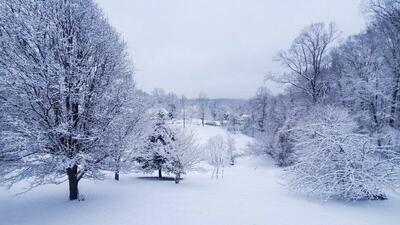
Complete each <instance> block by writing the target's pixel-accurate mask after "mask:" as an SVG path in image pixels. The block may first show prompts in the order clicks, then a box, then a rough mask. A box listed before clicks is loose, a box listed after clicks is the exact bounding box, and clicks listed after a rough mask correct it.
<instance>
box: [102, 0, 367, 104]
mask: <svg viewBox="0 0 400 225" xmlns="http://www.w3.org/2000/svg"><path fill="white" fill-rule="evenodd" d="M96 1H97V2H98V3H99V4H100V6H101V7H102V8H103V10H104V11H105V13H106V15H107V16H108V17H109V19H110V21H111V23H112V24H113V26H114V27H115V28H116V29H117V31H118V32H120V33H121V34H122V35H123V37H124V39H125V40H126V41H127V43H128V45H129V50H130V54H131V57H132V59H133V61H134V66H135V68H136V80H137V82H138V87H139V88H142V89H144V90H145V91H151V90H152V89H153V88H155V87H159V88H163V89H165V90H166V91H173V92H175V93H177V94H185V95H186V96H188V97H196V96H197V95H198V93H199V92H205V93H206V94H207V95H208V96H209V97H220V98H222V97H227V98H248V97H251V96H253V95H254V94H255V91H256V89H257V88H258V87H259V86H260V85H261V84H262V82H263V78H264V75H265V74H266V73H267V72H269V71H282V68H281V67H280V65H279V64H278V63H276V62H273V60H272V59H273V58H274V56H275V55H276V54H277V52H278V51H279V50H281V49H286V48H288V47H289V46H290V44H291V42H292V40H293V39H294V38H295V37H296V36H297V35H298V34H299V33H300V31H301V30H302V29H303V28H304V27H306V26H308V25H309V24H311V23H314V22H330V21H332V22H335V23H336V24H337V27H338V29H339V30H341V31H342V32H343V33H344V35H349V34H354V33H357V32H359V31H360V30H361V29H362V28H363V26H364V17H363V15H362V14H361V10H360V2H361V0H96ZM270 87H271V89H273V91H279V86H276V85H270Z"/></svg>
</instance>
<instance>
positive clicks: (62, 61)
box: [0, 0, 132, 200]
mask: <svg viewBox="0 0 400 225" xmlns="http://www.w3.org/2000/svg"><path fill="white" fill-rule="evenodd" d="M0 49H1V54H0V74H1V77H0V105H1V116H0V120H1V122H0V123H1V129H0V132H1V137H2V138H1V140H0V146H1V147H0V161H1V162H0V164H1V165H2V166H1V172H0V175H1V178H0V182H1V183H3V184H6V185H12V184H14V183H16V182H18V181H21V180H26V181H29V183H30V184H31V187H36V186H38V185H41V184H47V183H59V182H63V181H64V180H65V176H66V175H67V177H68V181H69V190H70V193H69V199H71V200H74V199H77V198H78V194H79V193H78V182H79V181H80V180H81V179H82V178H84V177H85V178H94V179H97V178H100V177H101V175H102V173H101V170H100V169H101V166H100V165H101V162H102V161H103V160H104V159H105V158H107V157H108V155H109V154H108V149H107V148H106V147H105V146H104V145H103V143H104V141H103V140H104V139H105V138H106V137H107V133H108V132H112V130H110V126H109V125H110V124H111V123H112V122H113V119H114V118H115V117H116V116H117V115H119V112H120V108H121V106H122V105H123V104H124V98H125V96H126V90H128V89H129V88H130V87H129V84H132V70H131V68H130V66H129V60H128V57H127V53H126V46H125V44H124V43H123V42H122V40H121V38H120V37H119V35H118V34H117V33H116V32H115V31H114V29H113V28H112V27H111V26H110V24H109V23H108V21H107V19H106V18H105V16H104V15H103V13H102V12H101V10H100V9H99V8H98V7H97V5H96V3H94V2H93V1H92V0H87V1H81V0H65V1H59V0H48V1H31V0H9V1H2V2H1V3H0Z"/></svg>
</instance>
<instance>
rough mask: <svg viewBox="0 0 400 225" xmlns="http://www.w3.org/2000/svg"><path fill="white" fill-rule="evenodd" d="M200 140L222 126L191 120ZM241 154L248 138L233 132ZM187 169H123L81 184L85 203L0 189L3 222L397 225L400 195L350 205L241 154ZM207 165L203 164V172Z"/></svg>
mask: <svg viewBox="0 0 400 225" xmlns="http://www.w3.org/2000/svg"><path fill="white" fill-rule="evenodd" d="M193 128H194V130H195V131H196V133H197V135H198V137H199V138H200V140H201V141H203V142H205V141H206V140H207V139H208V138H209V137H211V136H214V135H217V134H222V135H225V134H226V131H225V130H224V129H222V128H219V127H209V126H206V127H202V126H200V125H194V126H193ZM235 139H236V140H237V142H236V144H237V147H238V150H239V151H243V152H244V153H245V152H248V150H249V149H246V146H247V144H248V143H249V142H251V141H252V139H251V138H250V137H247V136H244V135H235ZM204 168H205V169H206V171H202V172H194V173H189V174H188V175H187V176H185V177H184V180H183V181H182V182H181V183H180V184H179V185H177V184H175V183H174V182H173V181H160V180H157V179H151V176H149V175H142V174H123V175H122V176H121V180H120V181H119V182H117V181H115V180H113V177H112V176H111V175H110V176H107V177H106V179H105V180H102V181H86V180H85V181H83V182H82V184H81V192H82V194H83V195H84V196H85V199H86V200H85V201H69V200H68V199H66V193H65V192H66V190H67V183H64V184H62V185H47V186H43V187H39V188H37V189H35V190H33V191H31V192H28V193H26V194H23V195H18V196H14V195H12V194H11V193H10V192H8V191H5V190H2V191H1V192H0V202H1V204H0V224H1V225H65V224H82V225H102V224H118V225H131V224H140V225H154V224H157V225H189V224H190V225H221V224H229V225H398V224H399V223H400V215H399V211H400V195H396V194H394V193H391V194H390V196H389V199H388V200H386V201H361V202H348V203H344V202H341V201H337V202H336V201H328V202H321V201H319V200H318V199H312V198H306V197H301V196H298V195H295V194H293V193H291V192H290V191H287V190H286V189H285V188H284V186H283V184H282V177H281V176H282V169H281V168H278V167H276V166H275V165H274V163H273V162H272V160H266V159H265V158H260V157H254V156H243V157H240V158H239V159H238V160H237V164H236V165H234V166H231V167H227V168H226V169H225V173H224V178H223V179H218V180H217V179H211V178H210V175H211V171H210V169H209V168H208V167H207V165H205V164H204ZM207 168H208V169H207Z"/></svg>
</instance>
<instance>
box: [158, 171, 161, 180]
mask: <svg viewBox="0 0 400 225" xmlns="http://www.w3.org/2000/svg"><path fill="white" fill-rule="evenodd" d="M158 178H162V172H161V169H158Z"/></svg>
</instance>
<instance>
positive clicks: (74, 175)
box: [67, 165, 79, 200]
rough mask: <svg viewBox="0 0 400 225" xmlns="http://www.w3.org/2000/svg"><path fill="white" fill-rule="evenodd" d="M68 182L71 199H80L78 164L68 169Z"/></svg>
mask: <svg viewBox="0 0 400 225" xmlns="http://www.w3.org/2000/svg"><path fill="white" fill-rule="evenodd" d="M67 174H68V182H69V200H76V199H78V195H79V191H78V182H79V180H78V166H77V165H74V166H73V167H71V168H68V169H67Z"/></svg>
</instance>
